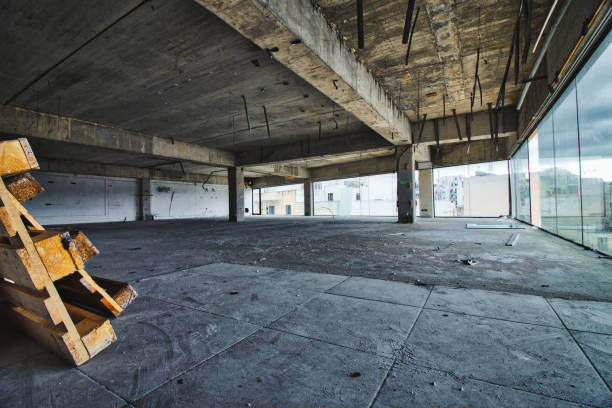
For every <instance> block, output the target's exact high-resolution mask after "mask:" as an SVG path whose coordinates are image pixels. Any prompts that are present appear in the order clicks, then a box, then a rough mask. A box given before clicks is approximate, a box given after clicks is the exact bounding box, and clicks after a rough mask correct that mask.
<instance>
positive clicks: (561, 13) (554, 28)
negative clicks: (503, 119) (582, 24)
mask: <svg viewBox="0 0 612 408" xmlns="http://www.w3.org/2000/svg"><path fill="white" fill-rule="evenodd" d="M570 4H572V0H565V2H564V3H563V7H562V8H561V9H560V10H559V14H558V15H557V18H556V19H555V22H554V24H553V25H552V27H551V28H550V31H549V32H548V34H547V35H546V39H545V40H544V43H543V44H542V48H541V49H540V52H539V54H538V56H537V58H536V60H535V61H534V63H533V67H531V71H530V72H529V78H531V77H533V76H535V75H536V72H537V71H538V68H539V67H540V64H541V63H542V60H543V59H544V55H545V54H546V50H547V49H548V46H549V45H550V42H551V41H552V38H553V36H554V35H555V32H556V31H557V28H558V27H559V24H561V20H562V19H563V16H564V15H565V13H566V12H567V9H568V8H569V6H570ZM555 5H556V3H555V4H553V8H554V7H555ZM551 13H552V9H551ZM547 20H548V18H547ZM545 24H546V23H545ZM541 35H542V34H541V33H540V36H541ZM538 42H539V39H538ZM537 45H538V44H537V42H536V46H535V47H537ZM535 47H534V51H535ZM530 86H531V82H527V83H526V84H525V86H524V87H523V92H521V96H520V98H519V100H518V103H517V104H516V110H520V109H521V106H522V105H523V102H524V101H525V96H527V91H528V90H529V87H530Z"/></svg>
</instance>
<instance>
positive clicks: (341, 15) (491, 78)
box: [315, 0, 552, 120]
mask: <svg viewBox="0 0 612 408" xmlns="http://www.w3.org/2000/svg"><path fill="white" fill-rule="evenodd" d="M315 3H317V5H318V6H319V7H320V8H321V12H322V13H323V14H324V15H325V16H326V17H327V19H328V20H329V22H330V24H332V26H334V27H335V28H336V29H337V30H339V32H340V33H341V35H342V37H343V38H344V41H345V43H346V44H347V45H348V46H350V47H352V48H353V49H355V52H356V55H357V57H358V58H359V59H361V60H362V61H363V62H364V63H365V64H366V66H367V67H368V69H369V70H370V72H372V74H373V75H374V76H375V77H376V78H377V79H378V81H379V82H380V83H381V84H382V85H383V87H384V88H385V90H386V91H387V92H388V93H389V95H391V96H392V99H393V100H394V101H396V103H397V105H398V106H399V107H400V108H401V109H402V110H403V111H404V113H405V114H407V115H408V116H409V117H410V118H411V120H416V117H417V115H416V111H417V102H418V101H420V102H418V104H419V105H420V114H421V115H423V114H424V113H427V118H428V119H432V118H439V117H442V116H443V95H446V114H447V115H449V114H451V111H450V109H452V108H455V109H456V110H457V113H466V112H469V111H470V93H471V92H472V85H473V81H474V73H475V68H476V55H477V49H478V47H479V46H480V48H481V54H480V57H481V59H480V67H479V74H480V81H481V84H482V91H483V105H482V107H481V105H480V98H478V99H477V102H476V104H475V106H474V111H480V110H485V109H487V102H492V103H493V104H495V101H496V99H497V95H498V92H499V88H500V85H501V83H502V78H503V75H504V70H505V66H506V61H507V59H508V53H509V49H510V46H511V41H512V33H513V31H514V25H515V22H516V16H517V12H518V7H519V4H520V1H519V0H463V1H461V0H417V1H416V6H415V10H414V13H415V14H416V8H417V7H420V13H419V17H418V20H417V24H416V27H415V32H414V39H413V42H412V46H411V51H410V58H409V61H408V65H406V64H405V56H406V51H407V48H408V46H407V45H404V44H402V33H403V29H404V21H405V17H406V9H407V5H408V0H393V1H391V0H368V1H364V2H363V4H364V6H363V7H364V33H365V34H364V39H365V47H364V48H363V49H358V46H357V11H356V10H357V9H356V2H355V1H354V0H317V1H315ZM529 3H530V4H532V20H531V25H530V27H531V38H532V42H531V45H532V46H533V44H534V43H535V40H536V38H537V35H538V33H539V31H540V28H541V27H542V24H543V22H544V19H545V18H546V14H547V13H548V11H549V9H550V7H551V5H552V0H533V1H530V2H529ZM479 20H480V24H479ZM522 23H523V22H522ZM522 30H523V29H521V41H522V39H523V31H522ZM479 35H480V36H479ZM521 52H522V51H521ZM533 60H534V55H533V54H532V53H531V52H530V53H529V59H528V60H527V63H526V65H521V69H520V79H519V81H520V80H523V79H525V78H526V75H527V74H528V70H529V68H530V67H531V65H532V63H533ZM513 69H514V68H513V67H512V68H511V70H510V76H509V78H510V80H509V81H508V82H507V85H506V89H507V90H506V98H505V104H506V105H514V104H516V102H517V100H518V97H519V93H520V90H521V88H522V86H523V84H521V83H520V82H519V83H518V85H515V84H514V80H513Z"/></svg>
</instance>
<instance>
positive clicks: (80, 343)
mask: <svg viewBox="0 0 612 408" xmlns="http://www.w3.org/2000/svg"><path fill="white" fill-rule="evenodd" d="M37 168H38V163H37V161H36V158H35V157H34V155H33V153H32V150H31V149H30V146H29V143H28V141H27V140H26V139H19V140H10V141H5V142H0V169H2V173H0V176H2V177H4V176H10V177H9V178H8V182H7V183H5V181H4V179H3V178H0V259H1V260H2V263H1V264H0V302H1V303H0V304H1V306H0V314H2V315H3V316H4V317H5V318H7V319H10V320H12V321H14V322H15V323H16V324H17V326H19V327H20V328H22V329H23V330H25V331H27V332H28V333H29V335H30V336H31V337H32V338H33V339H34V340H35V341H37V342H40V343H41V344H42V345H44V346H46V347H48V348H49V349H51V350H52V351H53V352H55V353H57V354H58V355H60V356H62V357H63V358H64V359H66V360H67V361H69V362H70V363H73V364H75V365H80V364H83V363H84V362H85V361H87V360H89V359H90V358H92V357H93V356H95V355H96V354H98V353H99V352H100V351H102V350H103V349H104V348H106V347H108V346H109V345H110V344H111V343H112V342H114V341H115V340H116V336H115V332H114V330H113V328H112V327H111V325H110V323H109V321H108V319H107V318H106V316H113V317H114V316H118V315H119V314H120V313H121V312H123V310H124V309H125V307H126V306H127V305H128V304H129V303H130V302H131V301H132V300H133V299H134V298H135V296H136V292H135V291H134V290H133V289H132V288H131V286H130V285H129V284H127V283H122V282H117V281H113V280H108V279H104V278H97V277H95V276H90V275H89V274H88V273H87V272H86V271H85V269H84V263H85V262H86V261H87V260H88V259H89V258H90V257H91V256H92V255H95V254H97V253H99V252H98V250H97V249H96V248H95V247H94V246H93V244H92V243H91V242H90V241H89V240H88V239H87V237H86V236H85V235H84V234H83V233H81V232H78V231H73V232H71V233H69V232H66V231H47V230H45V229H44V228H43V227H42V226H41V225H40V224H39V223H38V222H37V221H36V220H35V219H34V217H32V216H31V215H30V213H29V212H28V211H27V210H26V209H25V208H24V207H23V206H22V205H21V204H20V202H23V201H26V200H28V199H30V198H32V197H34V196H35V195H37V194H39V193H41V192H42V191H43V188H42V187H41V186H40V185H39V184H38V183H37V182H36V180H34V178H33V177H32V176H31V175H30V174H29V173H25V174H17V175H15V174H16V173H22V172H25V171H29V170H34V169H37ZM106 288H108V289H109V291H108V292H107V289H106Z"/></svg>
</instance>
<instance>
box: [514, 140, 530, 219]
mask: <svg viewBox="0 0 612 408" xmlns="http://www.w3.org/2000/svg"><path fill="white" fill-rule="evenodd" d="M515 157H516V160H515V167H514V171H515V177H516V180H515V187H516V188H515V190H516V218H518V219H519V220H521V221H525V222H528V223H530V222H531V206H530V200H529V150H528V148H527V144H526V143H525V144H523V146H521V148H520V149H519V150H518V152H517V153H516V156H515Z"/></svg>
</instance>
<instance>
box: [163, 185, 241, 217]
mask: <svg viewBox="0 0 612 408" xmlns="http://www.w3.org/2000/svg"><path fill="white" fill-rule="evenodd" d="M151 194H152V195H153V196H152V197H151V211H152V212H153V216H154V217H155V219H173V218H203V217H227V216H228V215H229V214H228V213H229V195H228V188H227V186H222V185H214V184H207V185H202V184H200V183H184V182H173V181H157V180H154V181H153V182H152V185H151Z"/></svg>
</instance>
